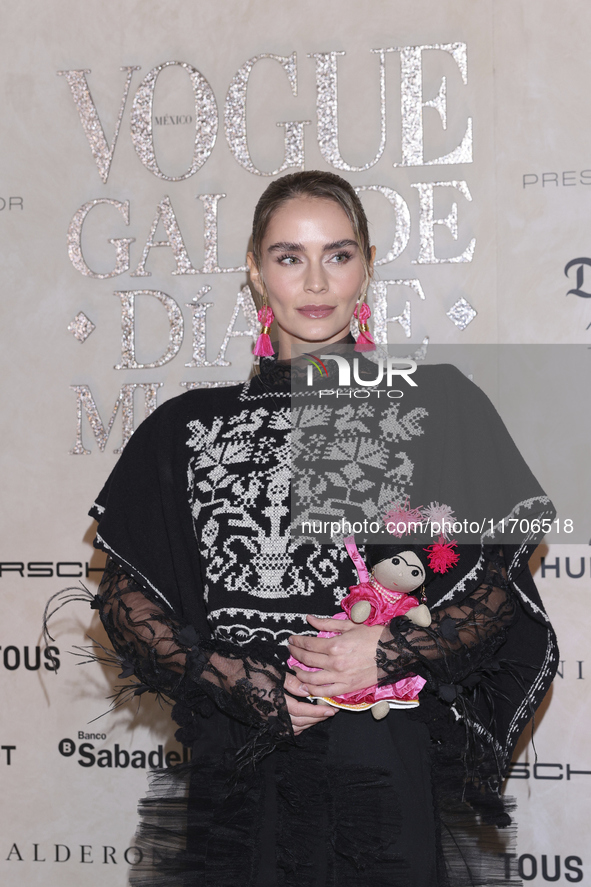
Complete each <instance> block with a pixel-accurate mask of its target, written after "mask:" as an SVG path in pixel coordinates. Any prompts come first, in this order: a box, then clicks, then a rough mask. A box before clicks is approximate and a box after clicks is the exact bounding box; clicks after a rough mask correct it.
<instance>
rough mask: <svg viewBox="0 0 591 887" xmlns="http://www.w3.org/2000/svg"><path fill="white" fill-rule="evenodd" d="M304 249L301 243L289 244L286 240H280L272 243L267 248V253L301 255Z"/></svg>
mask: <svg viewBox="0 0 591 887" xmlns="http://www.w3.org/2000/svg"><path fill="white" fill-rule="evenodd" d="M305 250H306V248H305V246H304V245H303V243H290V242H289V241H287V240H280V241H279V242H278V243H272V244H271V246H270V247H269V248H268V250H267V252H269V253H273V252H280V253H285V252H288V253H303V252H305Z"/></svg>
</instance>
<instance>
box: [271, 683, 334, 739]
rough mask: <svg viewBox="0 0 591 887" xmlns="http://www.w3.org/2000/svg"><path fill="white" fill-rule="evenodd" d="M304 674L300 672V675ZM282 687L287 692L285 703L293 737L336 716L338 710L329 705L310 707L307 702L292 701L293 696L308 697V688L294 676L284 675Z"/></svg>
mask: <svg viewBox="0 0 591 887" xmlns="http://www.w3.org/2000/svg"><path fill="white" fill-rule="evenodd" d="M306 673H307V672H302V674H306ZM283 686H284V688H285V690H287V693H286V695H285V701H286V703H287V710H288V712H289V716H290V718H291V725H292V727H293V732H294V736H299V734H300V733H302V732H303V731H304V730H307V729H308V727H313V726H314V724H319V723H322V721H325V720H326V719H327V718H331V717H333V715H336V713H337V710H338V709H336V708H332V706H330V705H324V704H323V703H320V704H316V705H311V704H310V703H309V702H300V701H299V700H297V699H294V698H293V697H294V696H309V695H310V690H309V689H308V687H306V686H305V684H302V682H301V680H300V679H299V678H296V677H295V675H292V674H289V673H288V674H286V675H285V680H284V682H283ZM289 693H291V696H289V695H288V694H289Z"/></svg>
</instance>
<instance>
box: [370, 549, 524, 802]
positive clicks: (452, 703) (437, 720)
mask: <svg viewBox="0 0 591 887" xmlns="http://www.w3.org/2000/svg"><path fill="white" fill-rule="evenodd" d="M487 557H488V560H487V564H486V569H485V575H484V579H483V582H482V584H481V585H480V586H479V587H478V588H477V589H475V590H474V591H473V592H472V593H471V594H469V595H468V596H467V597H465V598H464V599H463V600H462V601H460V602H459V603H454V604H450V605H449V606H447V607H441V608H439V609H437V610H433V612H432V614H431V616H432V622H431V625H430V626H429V628H417V627H416V626H414V625H413V624H412V623H411V622H409V621H408V620H406V619H404V618H403V617H396V618H395V619H393V620H392V621H391V622H390V624H389V625H388V626H386V627H385V628H384V631H383V633H382V637H381V639H380V641H379V645H378V649H377V652H376V662H377V665H378V673H379V683H389V682H391V681H396V680H400V678H402V677H405V676H407V675H409V674H420V675H421V677H423V678H424V679H425V680H426V682H427V684H426V687H425V690H424V691H423V693H424V695H423V694H422V695H421V706H420V710H421V712H420V715H419V716H420V718H421V720H425V718H426V719H427V720H428V723H429V727H430V730H431V735H432V738H433V739H434V740H436V741H437V738H439V741H441V742H443V743H450V744H451V746H452V747H454V748H455V749H458V750H459V752H458V755H457V760H458V763H461V762H463V763H462V766H463V768H464V781H465V782H466V783H470V784H471V786H472V788H474V787H476V789H477V791H478V792H479V791H480V790H481V789H482V788H484V787H486V789H487V791H488V792H492V793H493V794H498V792H499V790H500V785H501V781H502V776H503V772H504V770H505V768H506V766H507V762H506V761H504V760H502V759H501V755H500V746H499V745H498V743H497V742H496V739H495V690H494V682H495V678H496V676H498V675H499V673H500V672H504V673H509V674H511V675H512V676H513V677H514V679H515V680H517V681H520V680H521V678H520V676H519V675H520V671H519V668H520V667H522V666H520V664H519V663H512V662H509V661H507V660H506V659H503V657H502V653H501V648H502V646H503V644H504V643H505V641H506V639H507V632H508V630H509V628H510V626H512V625H513V624H514V623H515V621H516V620H517V619H518V617H519V606H518V604H517V601H516V598H515V596H514V593H513V592H512V590H511V587H510V584H509V582H508V580H507V575H506V571H505V566H504V561H503V557H502V551H501V550H500V549H499V548H492V547H491V548H490V549H489V550H488V551H487ZM425 691H426V692H425ZM474 797H475V798H476V796H474Z"/></svg>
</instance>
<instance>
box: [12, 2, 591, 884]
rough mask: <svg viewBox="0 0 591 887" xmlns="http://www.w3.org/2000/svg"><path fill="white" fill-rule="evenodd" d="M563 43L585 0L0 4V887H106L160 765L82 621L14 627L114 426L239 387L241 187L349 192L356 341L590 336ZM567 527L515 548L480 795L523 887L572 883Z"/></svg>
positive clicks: (577, 698)
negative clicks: (512, 808) (512, 696)
mask: <svg viewBox="0 0 591 887" xmlns="http://www.w3.org/2000/svg"><path fill="white" fill-rule="evenodd" d="M590 32H591V8H590V7H589V6H588V5H587V4H586V3H584V2H582V0H580V2H571V3H568V4H564V3H560V4H559V3H555V2H551V0H478V2H474V0H443V2H441V0H415V2H414V3H407V2H404V0H373V2H371V3H358V2H353V0H345V2H342V0H340V2H337V0H325V2H322V3H317V2H312V0H300V2H299V3H286V2H282V0H279V2H277V0H252V2H249V3H244V2H239V0H226V2H224V3H212V2H208V0H196V2H193V3H186V2H182V0H164V2H155V0H144V2H142V3H132V2H130V0H118V2H115V0H86V2H85V3H77V2H74V0H55V2H53V3H50V4H48V3H43V2H41V0H21V2H20V3H19V4H11V6H10V8H8V7H5V8H4V9H3V12H2V34H1V38H0V39H1V43H2V53H1V56H0V59H1V60H0V65H1V70H2V74H1V95H2V99H3V103H2V115H1V118H0V133H1V136H2V141H1V147H0V163H1V167H0V168H1V174H0V238H1V242H2V254H3V258H2V293H1V304H2V315H3V321H2V326H1V335H2V339H3V344H2V349H1V351H0V361H1V363H2V406H1V416H2V440H1V444H2V446H1V449H2V488H3V493H2V516H3V525H2V535H1V537H0V542H1V552H0V557H1V561H0V606H1V613H2V619H1V623H0V673H1V676H2V685H3V695H2V700H3V701H2V711H1V715H0V719H1V720H0V770H1V772H2V792H1V795H0V811H1V813H0V816H1V819H2V827H1V830H0V872H1V874H0V879H1V881H2V883H3V884H5V885H19V887H20V885H23V884H27V885H31V887H33V885H37V884H39V885H41V884H42V885H44V887H49V885H55V887H67V885H72V887H86V885H89V887H90V885H98V884H105V883H108V884H112V885H124V884H125V883H126V879H127V877H128V874H129V871H130V869H131V868H132V867H133V865H134V864H136V863H137V860H138V851H137V849H135V846H134V843H135V842H134V829H135V824H136V802H137V799H138V798H139V797H140V796H141V794H142V793H143V791H144V788H145V783H146V772H147V770H148V769H149V768H150V767H154V766H161V765H162V764H163V763H165V762H168V763H173V762H175V761H178V760H180V759H182V755H183V750H182V748H181V747H180V746H179V745H178V743H176V742H175V740H174V737H173V730H172V728H171V723H170V720H169V714H168V711H167V710H161V709H160V708H158V706H156V705H154V704H151V702H150V700H149V699H147V698H143V699H142V700H141V704H139V705H138V706H124V707H122V708H119V709H117V710H116V711H109V710H108V709H109V704H108V702H107V701H106V697H108V696H109V695H110V694H112V693H113V687H114V685H116V684H117V676H116V673H113V672H112V671H110V670H109V669H107V668H102V667H101V666H99V665H94V664H91V665H84V649H83V648H84V647H85V645H88V644H91V643H92V642H93V641H98V642H104V641H105V638H104V635H103V634H102V632H101V629H100V627H99V625H98V621H97V618H96V615H94V616H93V615H92V613H91V611H90V610H89V609H88V608H87V607H85V606H83V605H81V604H78V605H72V606H71V607H69V608H66V609H62V610H61V611H60V612H59V613H58V614H57V615H56V617H55V618H54V620H53V623H52V630H53V635H54V638H55V640H54V641H53V642H46V641H44V640H43V638H42V635H41V618H42V613H43V609H44V606H45V602H46V601H47V599H48V598H49V596H50V595H51V594H53V593H54V592H56V591H58V590H60V589H62V588H65V587H68V586H76V585H77V584H78V583H79V582H82V583H84V584H85V585H86V586H87V587H88V588H89V589H94V588H95V587H96V583H97V581H98V580H99V578H100V573H101V566H102V563H103V556H102V555H101V554H98V553H97V552H95V551H94V550H93V548H92V538H93V526H92V523H91V521H90V519H89V518H87V516H86V513H87V509H88V507H89V505H90V504H91V502H92V500H93V497H94V496H95V494H96V493H97V491H98V490H99V489H100V487H101V485H102V483H103V481H104V479H105V478H106V476H107V474H108V472H109V471H110V470H111V468H112V467H113V465H114V464H115V462H116V460H117V458H118V454H119V453H120V451H121V449H122V447H123V446H124V445H125V443H126V441H127V440H128V438H129V436H130V434H131V433H132V431H133V429H134V428H136V427H137V425H138V424H139V423H140V422H141V421H142V419H143V418H144V417H145V416H146V415H147V414H149V413H150V412H151V411H152V410H153V409H154V408H155V407H156V405H157V404H158V403H161V402H162V401H164V400H166V399H167V398H170V397H174V396H175V395H177V394H180V393H182V391H183V390H184V389H187V388H190V387H192V386H200V385H201V386H202V385H211V384H222V385H224V384H229V383H232V382H235V381H240V380H243V379H245V378H246V377H247V375H248V373H249V369H250V365H251V361H252V357H251V352H252V343H253V334H254V332H255V329H256V323H255V318H254V309H253V304H252V301H251V297H250V294H249V291H248V289H247V288H246V273H245V254H246V251H247V248H248V240H249V230H250V220H251V216H252V210H253V207H254V204H255V203H256V200H257V197H258V195H259V194H260V193H261V191H262V190H263V189H264V187H265V186H266V185H267V184H268V182H269V181H271V179H272V178H273V177H274V176H277V175H280V174H281V173H283V172H286V171H294V170H297V169H314V168H319V169H326V170H334V171H336V172H338V173H339V174H341V175H343V176H345V177H346V178H347V179H349V181H350V182H351V183H352V184H353V185H354V186H355V187H356V188H358V189H359V193H360V195H361V198H362V200H363V202H364V205H365V206H366V208H367V212H368V214H369V217H370V220H371V224H372V232H373V239H374V242H375V243H376V245H377V254H378V262H377V267H376V271H377V277H376V280H375V282H374V284H373V287H372V290H371V293H370V302H372V304H373V306H374V317H375V319H376V322H377V333H378V337H379V338H380V339H381V340H382V341H386V340H388V341H390V342H397V343H404V342H409V343H410V342H414V343H422V342H426V341H427V340H428V341H429V342H434V343H449V344H451V345H460V344H462V343H465V344H474V343H497V342H498V343H512V344H520V343H544V344H545V343H562V344H579V345H581V344H586V343H588V342H589V341H590V340H591V331H590V327H591V303H590V302H589V301H587V300H588V299H589V298H590V297H591V271H589V269H588V265H590V264H591V259H590V258H587V257H588V256H590V255H591V235H590V227H589V218H590V216H591V155H590V153H589V132H590V124H589V120H588V117H589V115H588V96H589V91H590V87H591V56H590V54H589V51H588V47H589V33H590ZM569 263H572V264H570V265H569ZM565 269H566V270H565ZM580 390H581V391H582V392H583V394H581V397H580V401H579V402H578V404H577V409H578V410H580V411H581V412H584V411H586V410H588V404H586V403H585V395H584V392H585V388H584V386H582V387H581V388H580ZM540 409H541V410H542V409H543V411H545V413H546V415H542V416H538V417H537V419H538V423H537V427H541V428H548V430H549V431H551V432H552V433H553V434H557V433H560V432H562V434H563V435H564V436H565V437H568V436H569V434H571V429H570V428H569V427H568V423H567V427H566V428H562V429H560V428H558V429H557V428H556V427H555V423H556V419H555V417H554V416H553V402H551V401H550V402H548V401H544V406H543V408H542V407H541V408H540ZM561 421H563V420H561ZM559 436H560V435H559ZM534 444H535V441H534ZM581 445H583V442H582V441H581ZM534 449H535V447H534ZM569 470H570V471H579V470H580V469H579V468H576V467H569V465H565V466H564V471H565V472H566V473H567V474H568V472H569ZM571 480H572V478H571ZM575 481H576V478H575ZM549 492H550V493H551V494H552V490H550V491H549ZM565 516H566V517H568V515H565ZM588 535H589V536H591V530H590V531H589V532H588ZM583 537H584V533H583V536H579V538H578V542H579V543H580V544H578V545H576V546H575V545H568V544H550V545H546V546H543V547H541V548H540V549H539V551H538V553H537V555H536V558H535V560H534V562H533V568H534V569H535V576H536V579H537V581H538V583H539V587H540V590H541V593H542V596H543V598H544V599H545V601H546V603H547V606H548V609H549V612H550V614H551V616H552V618H553V620H554V622H555V624H556V627H557V631H558V635H559V641H560V642H561V650H562V659H561V664H560V671H559V676H558V678H557V680H556V681H555V683H554V686H553V688H552V690H551V692H550V693H549V694H548V697H547V699H546V700H545V702H544V705H543V707H542V710H541V711H540V712H539V713H538V715H537V716H536V722H535V730H534V745H535V748H534V745H532V743H531V741H530V742H528V741H527V740H526V738H525V737H524V739H523V741H522V742H521V744H520V747H519V750H518V755H517V756H516V759H515V763H514V767H513V770H512V774H511V778H510V780H509V782H508V790H509V791H510V792H511V793H512V794H515V795H517V797H518V800H519V813H518V821H519V826H520V835H519V844H518V850H517V853H516V855H514V856H509V855H508V856H506V860H505V862H506V871H507V875H508V876H509V875H510V874H511V875H514V874H516V873H519V874H520V875H521V877H522V878H523V880H524V881H525V882H528V881H529V882H532V883H534V884H542V883H543V882H546V881H552V882H556V883H559V884H560V883H562V884H567V883H579V882H580V883H585V882H587V881H588V880H591V855H590V853H589V840H588V816H587V812H588V805H587V803H586V802H585V798H586V797H587V796H588V791H589V788H588V786H589V785H591V755H590V753H589V746H588V742H587V741H586V740H587V735H588V732H589V729H590V727H591V715H590V713H589V690H588V686H589V684H590V683H591V672H590V671H589V667H590V666H589V662H588V661H587V652H588V636H589V629H588V614H587V611H586V609H585V607H586V604H587V602H588V600H589V595H590V590H591V578H590V573H591V557H590V554H591V549H589V548H588V546H587V545H586V544H583V542H585V543H586V542H587V541H588V540H586V539H584V538H583ZM567 541H568V540H567ZM72 650H73V651H74V654H73V653H72ZM78 654H80V655H78Z"/></svg>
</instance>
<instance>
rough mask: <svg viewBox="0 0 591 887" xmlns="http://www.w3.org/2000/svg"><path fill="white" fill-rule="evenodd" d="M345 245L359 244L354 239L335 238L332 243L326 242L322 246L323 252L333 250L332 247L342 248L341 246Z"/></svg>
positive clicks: (356, 245)
mask: <svg viewBox="0 0 591 887" xmlns="http://www.w3.org/2000/svg"><path fill="white" fill-rule="evenodd" d="M345 246H354V247H358V246H359V244H358V243H357V241H356V240H348V239H346V240H335V241H334V242H333V243H327V244H326V246H325V247H324V252H325V253H328V252H330V250H333V249H343V247H345Z"/></svg>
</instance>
